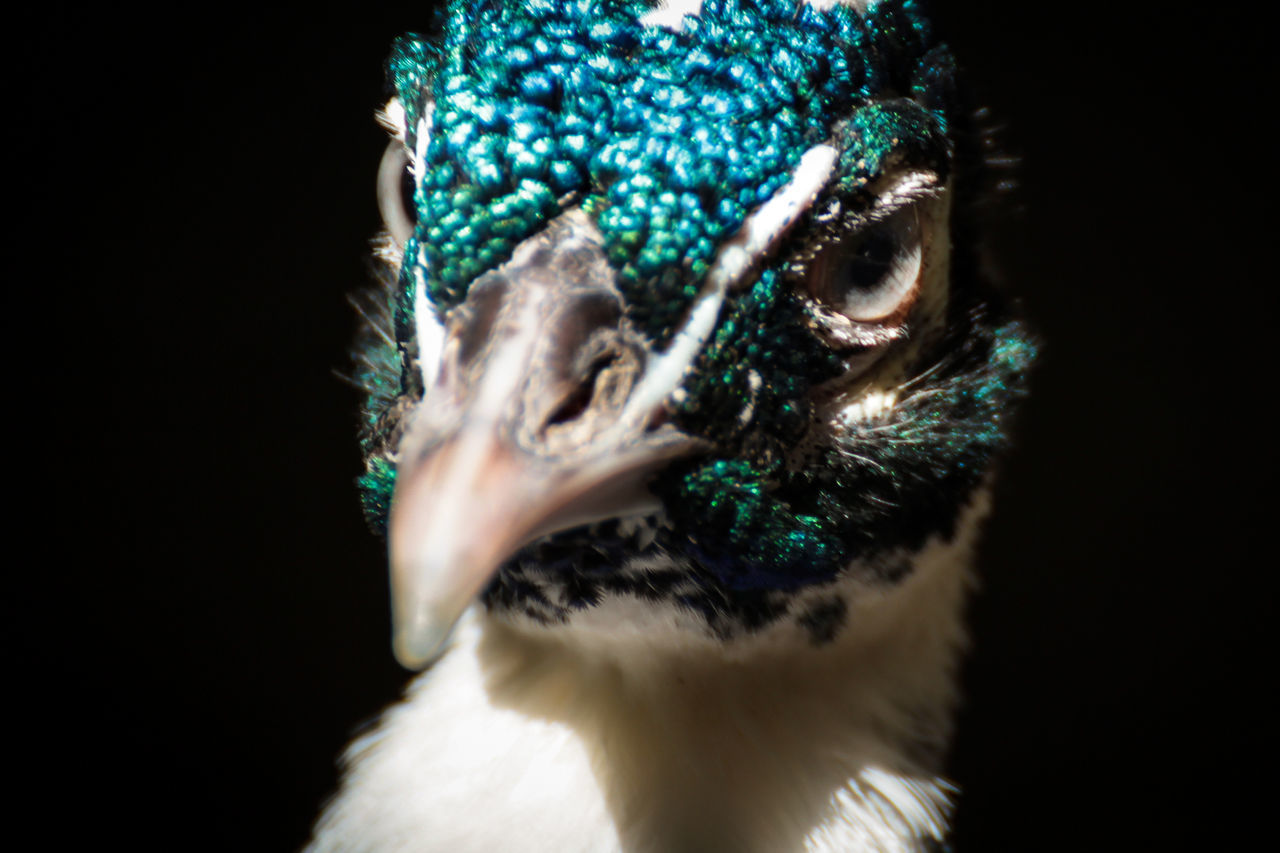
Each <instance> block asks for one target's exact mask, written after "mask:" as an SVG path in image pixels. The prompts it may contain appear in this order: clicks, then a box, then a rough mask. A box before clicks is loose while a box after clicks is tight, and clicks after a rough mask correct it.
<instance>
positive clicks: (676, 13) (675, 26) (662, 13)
mask: <svg viewBox="0 0 1280 853" xmlns="http://www.w3.org/2000/svg"><path fill="white" fill-rule="evenodd" d="M701 12H702V0H664V2H663V4H662V5H661V6H658V7H657V8H655V9H653V10H651V11H649V12H646V13H645V14H644V15H642V16H641V17H640V23H642V24H644V25H645V26H646V27H666V28H667V29H669V30H671V31H672V32H676V33H678V32H680V30H681V29H682V28H683V21H684V16H685V15H695V16H696V15H698V14H699V13H701Z"/></svg>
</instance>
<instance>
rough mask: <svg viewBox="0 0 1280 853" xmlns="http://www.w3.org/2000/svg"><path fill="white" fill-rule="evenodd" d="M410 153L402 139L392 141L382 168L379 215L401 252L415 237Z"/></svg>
mask: <svg viewBox="0 0 1280 853" xmlns="http://www.w3.org/2000/svg"><path fill="white" fill-rule="evenodd" d="M410 162H411V161H410V158H409V152H408V151H407V150H406V149H405V147H404V143H402V142H401V141H400V140H398V139H393V140H391V142H390V144H388V145H387V150H386V151H384V152H383V153H382V162H381V163H379V164H378V212H379V213H381V214H382V224H383V225H385V226H386V229H387V232H388V233H389V234H390V235H391V238H392V239H393V240H395V241H396V243H397V244H399V245H400V247H401V248H403V247H404V244H405V243H407V242H408V241H409V238H410V237H412V236H413V229H414V224H415V222H416V221H417V217H416V216H415V215H414V213H415V211H414V205H413V175H412V173H411V171H410V169H409V165H410Z"/></svg>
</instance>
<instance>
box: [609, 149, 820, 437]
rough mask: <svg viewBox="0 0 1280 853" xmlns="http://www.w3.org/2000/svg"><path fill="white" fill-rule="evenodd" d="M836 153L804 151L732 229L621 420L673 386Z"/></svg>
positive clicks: (805, 204) (813, 192) (641, 414)
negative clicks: (728, 298)
mask: <svg viewBox="0 0 1280 853" xmlns="http://www.w3.org/2000/svg"><path fill="white" fill-rule="evenodd" d="M838 157H839V152H838V151H836V149H835V148H833V147H832V146H830V145H816V146H814V147H813V148H810V149H809V150H808V151H806V152H805V154H804V156H803V157H801V158H800V165H798V166H797V167H796V170H795V171H794V172H793V173H792V175H791V180H790V181H788V182H787V184H786V186H784V187H782V189H780V190H778V191H777V192H776V193H774V194H773V197H772V198H770V199H769V200H768V201H766V202H765V203H764V204H763V205H761V206H760V208H759V209H758V210H756V212H755V213H753V214H751V215H750V216H749V217H747V220H746V221H745V222H743V223H742V227H741V228H739V229H738V233H737V234H735V235H734V236H733V237H732V238H730V239H729V241H728V242H727V243H726V244H725V245H724V246H723V247H722V248H721V249H720V253H719V254H718V255H717V256H716V260H715V263H714V264H713V265H712V267H711V271H710V272H708V273H707V280H706V283H705V284H704V285H703V287H702V292H701V293H700V294H698V298H697V300H695V302H694V303H693V307H692V308H690V309H689V317H688V319H687V320H685V323H684V326H683V327H681V329H680V331H679V332H677V333H676V336H675V337H674V338H673V339H672V341H671V345H670V346H669V347H667V351H666V352H665V353H663V354H662V355H661V356H659V357H658V359H657V360H656V361H655V363H654V364H653V365H652V366H651V367H650V368H649V369H648V370H647V371H646V372H645V376H644V379H642V380H641V381H640V384H639V386H637V388H636V390H635V392H634V393H633V394H632V395H631V399H630V400H629V401H628V402H627V409H626V412H625V413H624V415H623V418H622V420H623V421H624V422H627V421H630V420H631V419H632V418H637V419H639V418H647V417H648V416H649V413H650V412H652V411H653V410H654V409H656V408H657V407H658V406H659V405H661V403H662V402H663V401H664V400H665V399H667V397H669V396H670V395H671V394H672V392H674V391H675V390H676V388H677V387H679V385H680V381H681V379H682V378H683V377H684V373H685V371H686V370H687V369H688V367H689V365H690V364H692V363H693V359H694V358H695V357H696V356H697V355H698V352H699V351H701V349H702V347H703V345H704V344H705V343H706V341H707V338H708V337H710V335H711V331H712V330H713V329H714V328H715V325H716V318H717V317H719V316H720V306H721V305H723V304H724V299H725V295H726V294H727V293H728V292H729V290H730V289H731V288H732V287H733V286H734V285H736V284H738V283H739V282H741V281H743V279H744V278H745V276H746V274H747V273H748V272H749V271H750V270H751V268H752V266H753V265H754V264H755V263H756V262H757V261H759V260H760V259H761V258H762V257H764V256H765V255H766V254H768V252H770V251H771V250H772V249H773V248H774V247H775V246H776V245H777V244H778V241H779V240H781V239H782V237H783V236H784V235H785V234H786V233H787V232H788V231H789V230H790V229H791V227H792V226H793V225H795V223H796V222H797V221H798V220H799V219H800V216H801V215H802V214H803V213H804V212H805V211H806V210H808V208H809V205H811V204H813V200H814V199H815V198H817V197H818V193H820V192H821V191H822V188H823V187H824V186H826V184H827V182H828V181H829V180H831V176H832V175H833V174H834V173H835V166H836V160H837V159H838Z"/></svg>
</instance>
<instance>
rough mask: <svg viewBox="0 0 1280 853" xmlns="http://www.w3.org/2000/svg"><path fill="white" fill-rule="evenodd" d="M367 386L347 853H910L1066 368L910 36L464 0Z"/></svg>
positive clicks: (415, 122)
mask: <svg viewBox="0 0 1280 853" xmlns="http://www.w3.org/2000/svg"><path fill="white" fill-rule="evenodd" d="M438 23H439V27H438V29H439V32H438V33H437V34H435V35H431V36H425V37H421V36H406V37H404V38H402V39H400V40H399V41H398V42H397V43H396V45H395V47H394V48H393V52H392V56H391V58H390V60H389V62H388V73H389V80H390V84H391V88H392V90H393V92H392V94H393V97H392V98H391V100H390V102H389V103H388V105H387V108H386V109H385V111H384V113H383V115H382V119H383V122H384V124H386V126H387V127H388V128H389V129H390V131H391V133H392V135H393V139H392V141H391V144H390V147H389V148H388V152H387V155H386V156H385V157H384V161H383V166H382V169H381V171H380V177H379V183H380V194H381V202H382V207H383V212H384V218H385V220H386V223H387V228H388V234H387V235H386V237H385V238H384V240H383V241H382V242H381V243H380V246H379V255H380V257H381V258H382V260H383V261H384V262H385V263H386V266H387V268H388V270H389V273H388V275H387V276H386V280H385V283H384V286H383V287H382V288H380V289H378V290H377V291H375V292H372V293H370V294H367V295H366V297H365V298H364V299H363V300H361V301H360V302H359V305H360V308H361V312H362V313H363V314H364V315H365V317H366V319H367V327H366V329H365V330H364V332H363V334H362V338H361V341H360V348H359V351H358V352H357V373H356V375H355V377H354V378H355V381H356V382H357V384H358V385H360V386H361V387H362V388H363V389H364V391H365V392H366V403H365V407H364V411H363V415H362V421H361V443H362V446H363V449H364V452H365V455H366V465H367V467H366V472H365V473H364V475H363V476H362V477H361V478H360V486H361V490H362V494H363V500H364V508H365V513H366V517H367V518H368V520H369V522H370V524H371V526H372V527H373V528H374V529H375V530H376V531H378V532H380V533H383V534H385V535H386V536H387V538H388V543H389V554H390V562H391V586H392V595H393V617H394V633H395V636H394V648H395V652H396V655H397V657H398V658H399V659H400V661H401V662H402V663H404V664H405V665H406V666H408V667H410V668H413V669H425V670H426V671H425V672H424V673H423V674H422V675H421V676H419V678H418V679H417V681H416V682H415V683H414V684H413V686H412V687H411V688H410V689H409V692H408V694H407V696H406V698H405V701H404V702H403V703H402V704H400V705H398V706H396V707H394V708H392V709H391V710H389V711H388V712H387V713H386V715H385V716H384V718H383V720H382V721H381V722H380V724H379V725H378V726H377V727H376V728H375V729H374V730H373V731H372V732H371V733H369V734H367V735H365V736H364V737H362V738H361V739H360V740H359V741H357V743H356V744H355V745H354V746H353V747H352V750H351V752H350V754H349V755H348V759H347V760H348V771H347V777H346V780H345V782H344V785H343V788H342V790H341V791H340V792H339V794H338V795H337V796H336V798H335V799H334V801H333V802H332V803H331V804H330V805H329V807H328V808H327V810H326V812H325V814H324V815H323V816H322V817H321V819H320V821H319V823H318V824H317V827H316V832H315V836H314V839H313V849H315V850H368V851H392V850H396V851H400V850H403V851H409V850H415V851H416V850H448V851H466V850H475V851H491V850H529V851H541V850H547V851H551V850H555V851H587V850H590V851H597V850H598V851H615V850H617V851H628V853H639V851H664V853H666V852H667V851H712V850H733V851H789V850H806V851H852V850H868V851H870V850H878V851H914V850H924V849H929V848H930V846H931V845H935V844H937V843H938V842H941V841H942V840H944V839H945V835H946V827H947V821H948V814H949V810H950V800H951V793H952V788H951V786H950V785H949V783H948V782H947V781H946V780H945V779H944V778H943V777H942V776H941V775H940V767H939V765H940V763H941V760H942V758H943V756H944V753H945V748H946V745H947V741H948V738H949V734H950V718H951V714H952V710H953V707H954V704H955V701H956V691H955V686H954V671H955V667H956V663H957V657H958V654H959V651H960V649H961V647H962V646H963V644H964V630H963V625H962V621H961V610H962V607H963V601H964V595H965V590H966V588H967V585H968V579H969V562H970V556H971V551H972V548H973V544H974V537H975V535H976V528H977V525H978V522H979V521H980V519H981V517H982V516H983V514H984V513H985V512H986V509H987V489H988V486H989V482H990V472H991V465H992V462H993V459H994V458H995V456H996V455H997V454H998V452H999V451H1000V450H1001V448H1002V447H1003V445H1004V443H1005V437H1006V431H1007V429H1006V428H1007V423H1006V422H1007V419H1008V417H1009V416H1010V414H1011V409H1012V407H1013V404H1015V403H1016V401H1017V400H1018V399H1019V398H1020V397H1021V396H1022V394H1023V392H1024V376H1025V373H1026V370H1027V368H1028V366H1029V364H1030V362H1031V360H1032V358H1033V357H1034V347H1033V345H1032V344H1031V342H1030V341H1029V340H1028V337H1027V335H1026V333H1025V331H1024V330H1023V328H1022V326H1021V325H1020V323H1019V322H1018V321H1017V320H1016V319H1014V318H1012V316H1011V315H1010V313H1009V312H1008V310H1007V309H1006V308H1005V307H1004V304H1003V300H1002V299H1001V298H1000V297H999V296H998V295H997V294H996V293H995V292H994V291H993V290H992V288H990V287H989V286H987V285H986V284H985V283H984V280H983V278H982V275H981V270H980V268H979V265H978V264H977V262H976V251H975V249H974V247H973V246H972V239H971V229H969V228H968V224H967V220H966V215H967V211H968V204H969V203H970V201H971V195H972V190H971V188H972V186H973V185H974V183H975V181H974V174H975V173H976V172H977V171H979V170H980V167H981V163H980V162H978V158H977V157H976V155H975V154H974V151H975V150H976V147H977V146H976V145H974V144H973V142H972V139H973V132H972V130H971V129H970V128H969V127H968V121H967V116H966V114H965V112H964V111H963V109H962V108H961V102H960V100H959V98H958V97H957V94H956V90H955V86H954V77H955V70H954V63H953V61H952V58H951V54H950V52H949V51H948V49H947V48H946V46H945V45H943V44H942V43H941V42H939V41H937V40H936V39H935V38H934V36H933V34H932V32H931V29H930V26H929V24H928V22H927V21H926V19H925V18H924V17H923V14H922V12H921V10H920V8H919V4H918V3H915V2H911V0H883V2H871V3H867V4H861V3H833V2H829V0H826V2H819V1H818V0H815V1H814V2H803V0H758V1H757V2H746V0H702V2H697V0H669V2H667V3H665V4H656V5H655V4H654V3H652V2H624V0H612V1H611V2H605V0H510V2H501V1H500V0H453V2H450V3H449V5H448V7H447V9H446V10H445V11H444V12H443V13H442V15H441V16H440V19H439V22H438Z"/></svg>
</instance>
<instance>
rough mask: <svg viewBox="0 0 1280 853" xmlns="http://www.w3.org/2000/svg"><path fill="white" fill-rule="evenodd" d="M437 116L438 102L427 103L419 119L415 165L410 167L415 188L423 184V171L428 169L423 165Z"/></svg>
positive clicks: (414, 151) (415, 144) (415, 143)
mask: <svg viewBox="0 0 1280 853" xmlns="http://www.w3.org/2000/svg"><path fill="white" fill-rule="evenodd" d="M435 114H436V102H435V101H427V106H426V108H425V109H424V110H423V111H422V118H420V119H418V136H417V138H416V139H414V144H413V163H412V164H411V165H410V168H411V169H412V170H413V185H414V187H415V188H416V187H417V186H418V185H419V184H421V183H422V178H423V171H424V169H425V168H426V167H425V166H424V165H423V164H424V163H426V162H427V143H429V142H430V141H431V128H432V125H433V123H434V121H435Z"/></svg>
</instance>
